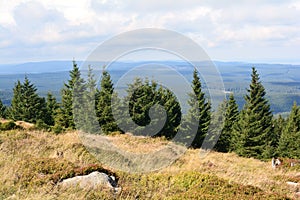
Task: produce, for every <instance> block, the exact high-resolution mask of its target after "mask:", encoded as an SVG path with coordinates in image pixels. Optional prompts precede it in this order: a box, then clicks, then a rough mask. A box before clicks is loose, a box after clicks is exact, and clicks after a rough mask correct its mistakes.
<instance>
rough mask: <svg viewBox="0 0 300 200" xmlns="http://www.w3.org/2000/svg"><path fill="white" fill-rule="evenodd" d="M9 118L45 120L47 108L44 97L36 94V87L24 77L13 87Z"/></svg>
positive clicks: (34, 120)
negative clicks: (22, 80) (22, 81)
mask: <svg viewBox="0 0 300 200" xmlns="http://www.w3.org/2000/svg"><path fill="white" fill-rule="evenodd" d="M13 91H14V96H13V99H12V103H11V108H10V110H9V112H10V118H11V119H13V120H22V121H26V122H32V123H35V122H36V121H37V120H38V119H40V120H43V121H46V118H47V110H46V102H45V99H44V98H41V97H39V96H38V94H37V89H36V87H35V86H34V85H33V84H31V82H30V81H29V79H28V78H27V77H25V80H24V83H23V84H21V83H20V81H18V82H17V83H16V84H15V87H14V89H13Z"/></svg>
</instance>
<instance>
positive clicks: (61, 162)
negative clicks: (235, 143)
mask: <svg viewBox="0 0 300 200" xmlns="http://www.w3.org/2000/svg"><path fill="white" fill-rule="evenodd" d="M110 139H111V140H112V141H114V142H115V144H117V145H119V146H120V147H122V148H124V149H130V147H133V146H134V147H135V148H134V149H133V150H134V151H140V150H141V149H144V150H145V149H149V148H157V147H159V146H160V145H165V143H166V142H165V141H164V140H163V139H151V138H137V137H133V136H128V135H118V134H117V135H115V136H110ZM145 145H146V148H145ZM57 152H63V157H61V156H57ZM198 153H199V151H198V150H188V151H187V152H186V153H185V155H184V156H183V157H181V158H180V159H178V160H177V161H176V162H175V163H173V164H172V165H171V166H169V167H167V168H164V169H162V170H160V171H157V172H151V173H144V174H130V173H125V172H120V171H116V170H113V169H110V168H109V167H107V166H102V165H101V163H99V162H98V161H97V160H96V159H95V158H94V157H93V156H92V155H91V154H89V152H88V151H87V150H86V148H85V147H84V146H83V145H82V144H81V141H80V140H79V137H78V133H77V132H68V133H64V134H61V135H54V134H52V133H45V132H41V131H35V130H32V131H29V130H15V131H2V132H0V177H1V178H0V199H289V198H291V199H292V198H294V192H295V191H293V190H292V189H290V188H288V186H287V185H286V181H289V180H292V181H297V180H298V181H299V179H300V174H299V172H297V170H296V169H293V170H291V169H284V168H282V169H276V170H273V169H272V168H271V164H270V162H262V161H258V160H255V159H247V158H240V157H238V156H236V155H235V154H222V153H216V152H212V153H210V154H209V155H208V156H207V157H205V158H204V159H200V158H199V156H198ZM298 169H299V168H298ZM93 170H98V171H103V172H106V173H109V174H114V175H115V176H116V177H117V179H118V184H119V185H120V186H121V187H122V191H121V192H120V193H119V194H113V193H112V192H111V191H109V190H107V189H105V188H99V190H90V191H88V190H82V189H78V188H70V189H60V188H58V187H57V186H56V184H57V183H58V182H59V181H61V180H62V179H64V178H68V177H73V176H75V175H81V174H87V173H89V172H91V171H93Z"/></svg>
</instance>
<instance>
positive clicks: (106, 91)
mask: <svg viewBox="0 0 300 200" xmlns="http://www.w3.org/2000/svg"><path fill="white" fill-rule="evenodd" d="M113 94H114V86H113V82H112V80H111V77H110V74H109V73H108V72H107V71H106V70H103V72H102V77H101V83H100V90H99V91H97V93H96V116H97V119H98V122H99V125H100V127H101V130H102V132H103V133H104V134H109V133H111V132H114V131H118V130H119V128H118V125H117V123H116V121H115V119H114V116H113V113H112V105H111V101H112V96H113Z"/></svg>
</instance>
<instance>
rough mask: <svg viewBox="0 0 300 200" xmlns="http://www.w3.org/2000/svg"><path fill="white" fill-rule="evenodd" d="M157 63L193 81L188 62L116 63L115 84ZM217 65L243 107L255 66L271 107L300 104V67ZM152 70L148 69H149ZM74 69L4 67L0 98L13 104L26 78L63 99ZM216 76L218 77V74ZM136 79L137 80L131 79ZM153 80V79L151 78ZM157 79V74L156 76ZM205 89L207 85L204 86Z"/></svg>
mask: <svg viewBox="0 0 300 200" xmlns="http://www.w3.org/2000/svg"><path fill="white" fill-rule="evenodd" d="M76 63H77V64H78V66H81V64H82V63H83V61H76ZM153 63H158V64H159V66H171V67H172V68H173V69H175V70H176V71H177V72H179V73H180V74H181V75H183V76H184V77H185V78H186V79H188V80H191V78H192V70H193V67H192V66H191V65H190V64H189V63H187V62H181V61H139V62H129V61H127V62H114V63H112V64H111V65H110V66H109V67H108V71H110V73H111V75H112V79H113V81H115V82H116V81H118V80H119V78H120V77H121V76H122V75H124V74H125V73H126V72H128V71H130V72H132V70H131V69H133V68H135V67H138V66H146V69H148V68H149V70H145V68H143V69H142V70H140V71H137V72H136V73H135V75H132V76H142V75H147V73H148V72H151V73H153V71H154V70H152V68H151V67H152V66H153ZM207 63H208V62H198V63H197V65H198V66H199V67H200V69H201V66H207ZM89 64H91V66H92V67H93V68H95V66H96V71H95V73H96V74H97V75H98V77H99V74H100V73H101V70H102V66H103V65H104V63H103V62H91V63H89ZM214 64H215V65H216V67H217V68H218V69H219V71H220V74H221V76H222V79H223V81H224V85H225V90H226V91H229V92H233V93H234V94H235V96H236V99H237V102H238V104H239V106H240V108H241V107H242V105H243V103H244V99H243V95H245V93H246V89H247V88H248V87H249V83H250V79H251V77H250V74H251V67H252V66H255V67H256V68H257V70H258V73H259V74H260V77H261V81H262V82H263V84H264V86H265V88H266V91H267V95H268V98H269V100H270V103H271V108H272V110H273V111H274V113H275V114H276V113H281V112H289V111H290V109H291V106H292V104H293V101H297V102H298V104H300V98H299V97H300V76H299V74H300V65H289V64H264V63H243V62H220V61H214ZM147 67H148V68H147ZM71 69H72V61H71V60H70V61H46V62H31V63H23V64H9V65H4V64H2V65H0V98H1V100H2V101H3V102H4V103H5V104H7V105H9V104H10V99H11V96H12V88H13V87H14V83H15V82H16V81H17V80H23V79H24V76H25V75H27V76H28V78H29V79H30V80H31V81H32V82H33V83H34V84H35V85H36V86H37V88H38V91H39V93H40V94H41V95H43V96H45V95H46V93H47V92H48V91H52V92H53V93H54V94H55V95H56V96H57V98H58V99H59V98H60V95H59V93H60V89H61V88H62V87H63V83H64V82H65V81H66V80H68V78H69V73H68V72H69V71H70V70H71ZM155 73H159V75H160V76H165V79H169V80H174V81H172V82H173V83H174V84H178V86H177V85H176V86H177V87H180V84H179V83H178V80H177V79H176V77H174V76H173V75H170V74H169V72H168V71H157V72H155ZM214 76H215V75H214ZM131 78H133V77H131ZM149 78H152V77H149ZM153 78H154V79H155V75H154V77H153ZM203 85H204V87H205V83H204V84H203Z"/></svg>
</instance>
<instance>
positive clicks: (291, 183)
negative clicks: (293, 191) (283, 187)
mask: <svg viewBox="0 0 300 200" xmlns="http://www.w3.org/2000/svg"><path fill="white" fill-rule="evenodd" d="M286 184H288V186H291V187H297V186H299V184H298V183H295V182H291V181H288V182H286Z"/></svg>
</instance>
